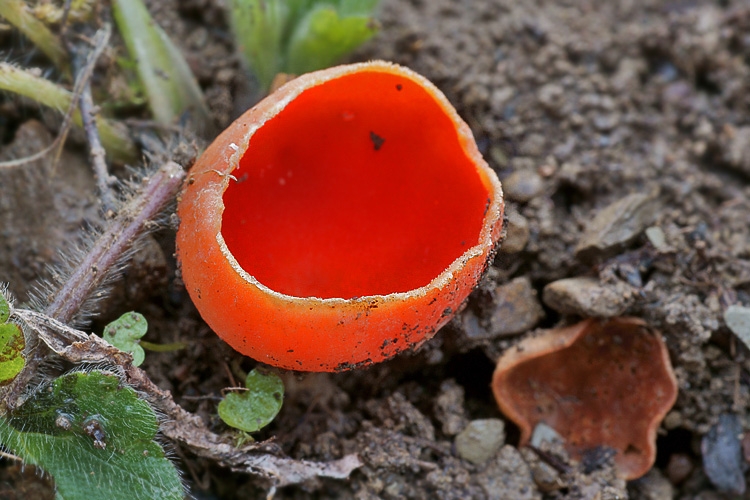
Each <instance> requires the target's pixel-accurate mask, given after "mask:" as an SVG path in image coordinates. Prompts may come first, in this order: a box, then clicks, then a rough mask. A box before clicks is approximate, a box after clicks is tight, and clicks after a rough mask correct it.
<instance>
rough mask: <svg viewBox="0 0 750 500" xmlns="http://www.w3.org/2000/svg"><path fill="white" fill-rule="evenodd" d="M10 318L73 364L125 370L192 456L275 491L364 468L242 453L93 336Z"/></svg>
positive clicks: (250, 449) (251, 447) (257, 450)
mask: <svg viewBox="0 0 750 500" xmlns="http://www.w3.org/2000/svg"><path fill="white" fill-rule="evenodd" d="M11 315H12V317H14V318H16V319H18V320H20V321H21V322H22V323H23V324H24V326H26V327H27V328H28V330H31V331H33V332H34V333H36V334H37V335H38V336H39V339H40V340H41V341H42V342H44V344H45V345H46V346H47V347H48V348H49V349H51V350H52V351H54V352H55V353H57V354H58V355H60V356H61V357H63V358H64V359H66V360H68V361H71V362H73V363H101V364H109V365H112V364H116V365H117V366H118V367H119V368H121V369H122V371H123V373H124V378H125V381H126V382H127V384H128V385H129V386H131V387H132V388H133V389H135V390H136V391H138V392H139V393H141V394H142V395H143V396H144V397H145V399H146V400H147V401H148V402H149V403H150V404H151V405H152V406H154V407H155V408H157V409H158V410H159V411H160V412H161V413H162V414H163V415H164V417H166V418H165V419H164V420H163V422H162V425H161V432H162V434H164V435H165V436H166V437H167V438H169V439H171V440H173V441H175V442H178V443H182V444H183V445H185V446H186V447H188V448H189V449H190V450H191V451H192V452H193V453H195V454H196V455H198V456H201V457H203V458H209V459H212V460H215V461H217V462H218V463H220V464H222V465H224V466H226V467H230V468H232V469H233V470H236V471H242V472H247V473H252V474H257V475H260V476H262V477H264V478H266V479H269V480H271V481H273V483H274V484H275V485H276V486H284V485H287V484H295V483H300V482H303V481H306V480H308V479H312V478H314V477H331V478H339V479H343V478H346V477H348V476H349V474H351V472H352V471H353V470H355V469H357V468H359V467H360V466H361V465H362V462H361V461H360V459H359V457H357V456H356V455H347V456H345V457H343V458H342V459H340V460H335V461H332V462H323V463H321V462H311V461H307V460H293V459H290V458H286V457H281V456H278V455H276V454H275V453H278V449H277V447H276V446H275V445H273V444H269V443H250V444H247V445H244V446H242V447H240V448H236V447H235V446H233V445H232V444H231V443H230V442H229V441H228V440H227V439H224V438H222V436H220V435H218V434H215V433H213V432H211V431H210V430H209V429H208V427H206V424H205V422H204V421H203V419H201V418H200V417H199V416H197V415H194V414H192V413H190V412H188V411H186V410H184V409H183V408H182V407H181V406H180V405H178V404H177V403H176V402H175V401H174V399H173V398H172V394H171V393H170V392H169V391H164V390H162V389H161V388H159V386H157V385H156V384H154V383H153V382H152V381H151V379H149V378H148V375H147V374H146V372H145V371H143V370H141V369H140V368H137V367H135V366H133V364H132V361H133V358H132V357H131V356H130V355H129V354H128V353H124V352H122V351H120V350H119V349H117V348H115V347H114V346H112V345H110V344H108V343H107V342H105V341H104V340H103V339H102V338H101V337H98V336H97V335H94V334H88V335H87V334H85V333H84V332H81V331H79V330H76V329H74V328H70V327H69V326H67V325H65V324H64V323H61V322H60V321H57V320H55V319H53V318H50V317H49V316H47V315H45V314H41V313H37V312H34V311H30V310H27V309H13V310H12V312H11Z"/></svg>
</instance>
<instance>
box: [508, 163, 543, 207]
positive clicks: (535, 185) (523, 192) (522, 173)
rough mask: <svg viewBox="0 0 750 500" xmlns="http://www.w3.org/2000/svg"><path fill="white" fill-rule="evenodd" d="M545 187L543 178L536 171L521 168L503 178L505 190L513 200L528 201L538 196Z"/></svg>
mask: <svg viewBox="0 0 750 500" xmlns="http://www.w3.org/2000/svg"><path fill="white" fill-rule="evenodd" d="M543 188H544V183H543V182H542V178H541V177H540V176H539V175H538V174H537V173H536V172H530V171H526V170H519V171H516V172H513V173H512V174H510V175H509V176H508V177H506V178H505V180H503V191H504V192H505V195H506V196H507V197H508V199H509V200H511V201H516V202H519V203H526V202H527V201H529V200H531V199H533V198H536V197H537V196H538V195H539V194H540V193H541V192H542V189H543Z"/></svg>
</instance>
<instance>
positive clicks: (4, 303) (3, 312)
mask: <svg viewBox="0 0 750 500" xmlns="http://www.w3.org/2000/svg"><path fill="white" fill-rule="evenodd" d="M8 318H10V304H8V300H7V299H6V298H5V295H3V289H2V288H0V323H5V322H6V321H8Z"/></svg>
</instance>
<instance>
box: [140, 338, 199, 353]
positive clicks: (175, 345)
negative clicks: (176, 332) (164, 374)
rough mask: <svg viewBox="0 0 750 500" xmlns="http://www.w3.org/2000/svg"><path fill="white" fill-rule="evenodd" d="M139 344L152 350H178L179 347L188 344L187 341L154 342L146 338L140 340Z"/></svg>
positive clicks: (184, 346)
mask: <svg viewBox="0 0 750 500" xmlns="http://www.w3.org/2000/svg"><path fill="white" fill-rule="evenodd" d="M139 344H140V346H141V347H143V348H144V349H148V350H149V351H153V352H172V351H179V350H180V349H184V348H186V347H187V346H188V343H187V342H172V343H170V344H154V343H153V342H149V341H148V340H141V341H140V342H139Z"/></svg>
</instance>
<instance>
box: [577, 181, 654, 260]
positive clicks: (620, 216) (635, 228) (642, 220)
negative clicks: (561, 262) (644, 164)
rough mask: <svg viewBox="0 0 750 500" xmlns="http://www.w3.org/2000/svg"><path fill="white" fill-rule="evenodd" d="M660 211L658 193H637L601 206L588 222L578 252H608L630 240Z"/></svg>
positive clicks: (580, 254) (581, 253) (585, 253)
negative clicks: (656, 195) (603, 206)
mask: <svg viewBox="0 0 750 500" xmlns="http://www.w3.org/2000/svg"><path fill="white" fill-rule="evenodd" d="M657 213H658V211H657V210H656V201H655V193H654V194H642V193H635V194H631V195H628V196H626V197H624V198H621V199H619V200H617V201H616V202H614V203H612V204H610V205H609V206H607V207H605V208H603V209H601V210H599V211H598V212H597V213H596V216H595V217H594V218H593V219H592V220H591V221H590V222H589V223H588V224H587V225H586V230H585V232H584V234H583V236H581V239H580V240H579V242H578V245H577V246H576V254H578V255H579V256H584V257H585V256H588V255H590V254H601V253H606V252H607V251H609V250H611V249H614V248H616V247H617V246H619V245H624V244H626V243H628V242H630V241H631V240H632V239H633V238H635V237H636V236H638V234H640V232H641V231H643V229H644V228H645V227H647V226H648V225H649V224H651V223H652V222H653V220H654V217H655V216H656V214H657Z"/></svg>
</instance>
